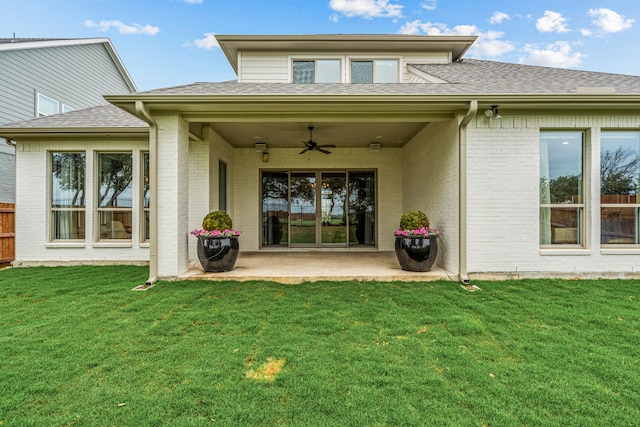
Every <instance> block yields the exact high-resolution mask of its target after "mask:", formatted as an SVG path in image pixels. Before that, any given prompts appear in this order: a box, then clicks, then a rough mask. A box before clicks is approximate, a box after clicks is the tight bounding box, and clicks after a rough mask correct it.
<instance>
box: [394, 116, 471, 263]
mask: <svg viewBox="0 0 640 427" xmlns="http://www.w3.org/2000/svg"><path fill="white" fill-rule="evenodd" d="M403 159H404V161H403V173H404V178H403V181H402V182H403V186H402V192H403V203H402V207H403V208H402V211H403V212H404V211H407V210H411V209H419V210H421V211H423V212H424V213H425V214H427V216H428V217H429V222H430V226H431V227H433V228H437V229H438V230H440V240H439V242H438V243H439V247H440V250H439V256H440V260H437V263H438V264H439V265H442V266H443V267H444V268H445V269H446V270H448V271H454V272H457V271H458V258H459V256H458V252H459V250H458V240H459V237H458V236H459V217H458V209H459V208H458V204H459V197H458V181H459V179H458V177H459V173H458V169H459V167H458V164H459V156H458V125H457V122H456V121H455V120H451V121H448V122H444V123H432V124H430V125H428V126H426V127H425V128H424V129H423V130H422V131H421V132H420V133H419V134H418V135H416V136H415V137H414V138H413V139H412V140H411V141H410V142H409V143H408V144H406V145H405V147H404V150H403ZM399 222H400V215H398V216H397V217H396V218H395V219H394V226H395V227H396V228H397V227H398V225H399Z"/></svg>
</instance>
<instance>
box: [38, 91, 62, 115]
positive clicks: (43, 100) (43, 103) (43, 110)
mask: <svg viewBox="0 0 640 427" xmlns="http://www.w3.org/2000/svg"><path fill="white" fill-rule="evenodd" d="M37 104H38V105H37V109H38V117H44V116H50V115H51V114H58V113H59V110H58V109H59V108H60V104H59V103H58V101H56V100H55V99H51V98H49V97H48V96H44V95H43V94H41V93H39V94H38V102H37Z"/></svg>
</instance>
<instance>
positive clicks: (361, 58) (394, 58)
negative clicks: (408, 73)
mask: <svg viewBox="0 0 640 427" xmlns="http://www.w3.org/2000/svg"><path fill="white" fill-rule="evenodd" d="M376 61H396V62H397V63H398V75H397V81H396V83H402V68H403V63H402V57H399V56H348V57H347V66H346V67H345V68H346V74H347V80H346V81H347V82H348V83H352V81H351V63H352V62H372V63H373V64H372V65H373V82H372V83H373V84H377V83H376V67H375V62H376ZM354 84H356V83H354ZM388 84H395V83H388Z"/></svg>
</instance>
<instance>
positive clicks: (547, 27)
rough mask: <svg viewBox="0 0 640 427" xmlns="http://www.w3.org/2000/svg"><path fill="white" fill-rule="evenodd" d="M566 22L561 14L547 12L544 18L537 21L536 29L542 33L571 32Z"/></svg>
mask: <svg viewBox="0 0 640 427" xmlns="http://www.w3.org/2000/svg"><path fill="white" fill-rule="evenodd" d="M566 22H567V20H566V19H565V18H564V17H563V16H562V14H561V13H558V12H552V11H550V10H547V11H545V12H544V16H543V17H542V18H539V19H538V20H537V21H536V28H537V29H538V31H540V32H541V33H566V32H568V31H569V29H568V28H567V25H566Z"/></svg>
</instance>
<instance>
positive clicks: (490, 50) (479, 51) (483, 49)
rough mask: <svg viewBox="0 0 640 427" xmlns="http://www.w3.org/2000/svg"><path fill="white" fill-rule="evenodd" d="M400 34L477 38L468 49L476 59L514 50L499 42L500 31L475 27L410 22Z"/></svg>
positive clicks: (502, 41) (502, 34) (501, 35)
mask: <svg viewBox="0 0 640 427" xmlns="http://www.w3.org/2000/svg"><path fill="white" fill-rule="evenodd" d="M399 33H400V34H410V35H416V34H426V35H429V36H441V35H458V36H474V35H475V36H478V39H477V40H476V41H475V43H474V44H473V45H472V46H471V49H469V53H470V54H471V55H473V56H476V57H496V56H500V55H502V54H504V53H507V52H511V51H512V50H514V49H515V46H514V45H513V43H511V42H509V41H506V40H501V39H502V37H503V36H504V33H503V32H501V31H487V32H483V31H481V30H480V29H479V28H478V27H476V26H475V25H457V26H455V27H453V28H449V27H447V26H446V25H445V24H441V23H438V22H421V21H412V22H407V23H405V24H404V25H403V26H402V27H401V28H400V31H399Z"/></svg>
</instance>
